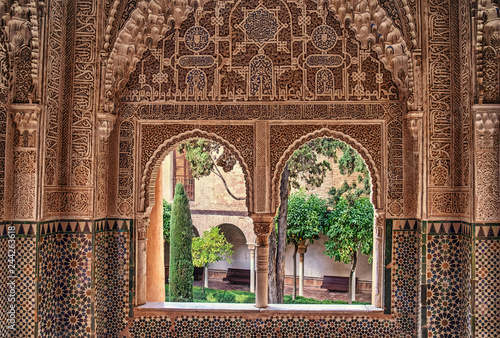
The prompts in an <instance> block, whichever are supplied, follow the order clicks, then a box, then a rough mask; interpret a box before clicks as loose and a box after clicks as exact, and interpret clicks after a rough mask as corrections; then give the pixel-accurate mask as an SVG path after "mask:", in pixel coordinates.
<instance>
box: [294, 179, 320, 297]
mask: <svg viewBox="0 0 500 338" xmlns="http://www.w3.org/2000/svg"><path fill="white" fill-rule="evenodd" d="M326 221H327V208H326V201H325V200H322V199H321V198H319V197H318V196H317V195H315V194H312V195H308V194H306V193H305V191H304V190H303V189H301V190H299V191H297V192H294V193H293V194H291V195H290V196H289V197H288V215H287V229H286V239H287V243H289V244H293V299H295V297H296V296H297V250H298V248H299V244H300V242H302V241H307V240H309V242H310V243H311V244H312V243H313V242H314V240H315V239H317V238H318V237H319V234H320V233H321V232H322V230H323V228H324V226H325V224H326Z"/></svg>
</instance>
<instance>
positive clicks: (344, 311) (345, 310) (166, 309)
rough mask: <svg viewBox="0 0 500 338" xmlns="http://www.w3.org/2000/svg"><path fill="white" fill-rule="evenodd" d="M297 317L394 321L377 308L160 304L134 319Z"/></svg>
mask: <svg viewBox="0 0 500 338" xmlns="http://www.w3.org/2000/svg"><path fill="white" fill-rule="evenodd" d="M193 314H200V315H205V316H206V315H209V316H217V315H219V316H229V315H231V316H244V315H264V314H265V315H294V316H310V315H315V316H318V315H321V316H348V317H351V316H366V317H370V318H385V319H391V318H393V316H392V315H386V314H384V310H383V309H380V308H376V307H375V306H373V305H320V304H304V305H298V304H271V305H269V306H268V307H267V308H263V309H259V308H256V307H255V305H254V304H222V303H174V302H172V303H160V302H157V303H156V302H150V303H146V304H144V305H141V306H138V307H135V308H134V317H141V316H165V315H175V316H177V315H193Z"/></svg>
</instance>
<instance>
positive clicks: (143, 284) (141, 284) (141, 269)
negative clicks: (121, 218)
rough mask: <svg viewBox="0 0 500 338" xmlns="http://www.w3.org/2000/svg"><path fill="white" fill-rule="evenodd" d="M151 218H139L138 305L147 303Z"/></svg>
mask: <svg viewBox="0 0 500 338" xmlns="http://www.w3.org/2000/svg"><path fill="white" fill-rule="evenodd" d="M148 228H149V218H147V217H144V218H143V217H141V216H138V218H137V238H138V241H137V295H136V305H137V306H139V305H143V304H146V301H147V278H146V270H147V257H148V256H147V249H148V239H147V233H148Z"/></svg>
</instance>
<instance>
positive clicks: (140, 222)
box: [137, 216, 150, 239]
mask: <svg viewBox="0 0 500 338" xmlns="http://www.w3.org/2000/svg"><path fill="white" fill-rule="evenodd" d="M149 222H150V218H149V217H144V216H138V217H137V236H138V238H139V239H147V238H148V229H149Z"/></svg>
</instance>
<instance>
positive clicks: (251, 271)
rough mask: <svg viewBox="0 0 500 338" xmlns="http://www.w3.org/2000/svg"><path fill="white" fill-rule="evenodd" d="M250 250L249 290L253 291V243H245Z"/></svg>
mask: <svg viewBox="0 0 500 338" xmlns="http://www.w3.org/2000/svg"><path fill="white" fill-rule="evenodd" d="M247 246H248V250H250V292H255V243H247Z"/></svg>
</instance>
